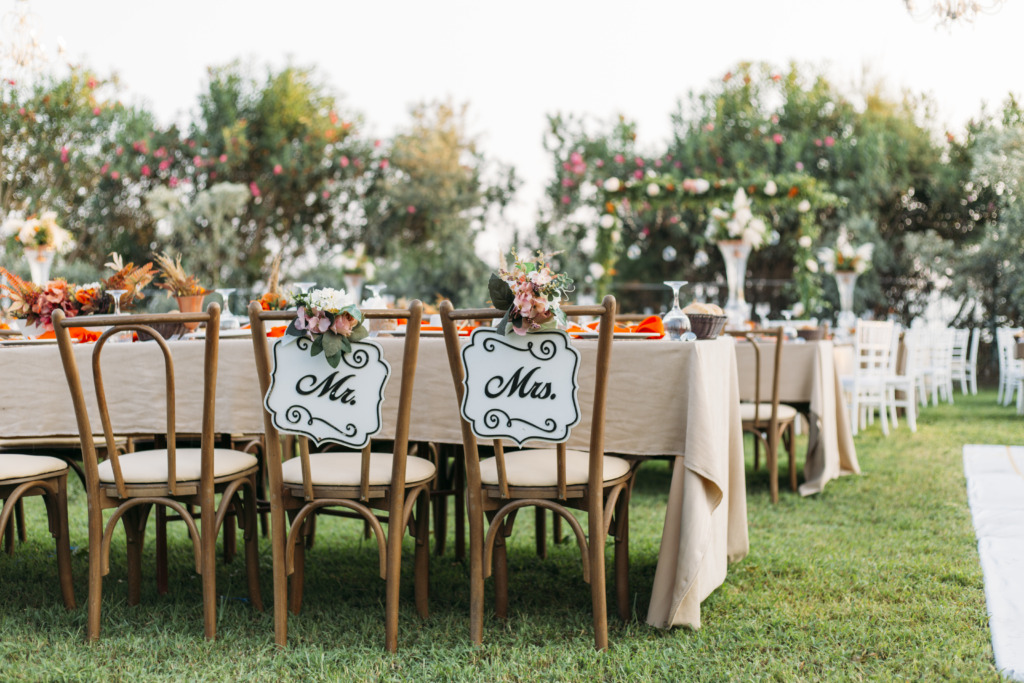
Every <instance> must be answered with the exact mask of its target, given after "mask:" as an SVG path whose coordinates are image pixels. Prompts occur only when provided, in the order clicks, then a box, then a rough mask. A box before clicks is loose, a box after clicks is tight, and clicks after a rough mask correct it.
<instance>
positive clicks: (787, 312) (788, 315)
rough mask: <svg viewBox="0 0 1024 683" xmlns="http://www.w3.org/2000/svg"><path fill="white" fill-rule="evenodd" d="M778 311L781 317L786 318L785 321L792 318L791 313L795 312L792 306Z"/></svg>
mask: <svg viewBox="0 0 1024 683" xmlns="http://www.w3.org/2000/svg"><path fill="white" fill-rule="evenodd" d="M780 313H782V317H783V318H785V319H786V322H789V321H790V320H792V319H793V314H794V313H796V311H794V310H793V309H792V308H787V309H785V310H783V311H780Z"/></svg>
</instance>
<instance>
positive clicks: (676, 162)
mask: <svg viewBox="0 0 1024 683" xmlns="http://www.w3.org/2000/svg"><path fill="white" fill-rule="evenodd" d="M672 165H673V166H675V167H676V168H682V167H683V162H681V161H675V162H673V163H672Z"/></svg>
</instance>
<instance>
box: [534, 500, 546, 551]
mask: <svg viewBox="0 0 1024 683" xmlns="http://www.w3.org/2000/svg"><path fill="white" fill-rule="evenodd" d="M547 518H548V511H547V510H545V509H544V508H534V509H533V529H534V535H535V537H536V542H537V557H539V558H540V559H542V560H546V559H547V557H548V539H547Z"/></svg>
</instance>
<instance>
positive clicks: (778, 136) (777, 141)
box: [772, 133, 783, 145]
mask: <svg viewBox="0 0 1024 683" xmlns="http://www.w3.org/2000/svg"><path fill="white" fill-rule="evenodd" d="M782 140H783V137H782V133H776V134H775V135H773V136H772V142H774V143H775V144H776V145H781V144H782Z"/></svg>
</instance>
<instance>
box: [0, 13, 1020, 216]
mask: <svg viewBox="0 0 1024 683" xmlns="http://www.w3.org/2000/svg"><path fill="white" fill-rule="evenodd" d="M918 1H919V2H924V1H926V0H918ZM14 6H15V1H14V0H0V13H3V14H6V13H7V12H9V11H10V10H11V9H12V8H13V7H14ZM31 7H32V10H33V12H34V14H35V25H36V27H37V29H38V33H39V35H40V36H41V37H42V39H43V40H44V41H45V42H46V43H47V44H48V45H49V46H50V48H51V50H52V49H53V48H54V47H55V45H56V42H57V38H58V37H59V38H61V39H63V41H64V43H65V45H66V47H67V50H68V52H69V53H70V55H71V56H72V57H74V58H75V59H76V60H77V59H81V60H83V61H84V62H85V63H87V64H88V65H90V66H92V67H93V68H94V69H96V70H97V71H99V72H100V73H101V74H108V73H110V72H116V73H117V74H119V75H120V77H121V80H122V83H123V85H124V88H125V91H126V94H127V96H128V99H129V100H135V101H141V102H145V103H147V104H148V105H149V106H150V107H151V108H152V109H153V110H154V111H155V112H156V114H157V115H158V116H159V117H160V118H161V119H162V120H164V121H165V122H169V121H171V120H176V119H178V118H182V117H186V116H187V114H188V112H189V110H190V109H191V108H192V107H194V104H195V102H196V96H197V94H198V93H199V92H200V91H201V90H202V89H203V83H204V78H205V70H206V67H207V66H210V65H220V64H224V63H226V62H229V61H231V60H232V59H235V58H242V59H252V60H254V61H255V62H257V63H270V64H273V65H276V66H280V65H282V64H284V63H286V61H287V60H288V59H291V60H292V61H293V62H294V63H295V64H297V65H315V66H316V67H317V69H318V71H319V72H320V73H321V74H322V75H323V76H324V77H325V78H326V79H327V80H328V82H329V83H331V84H332V85H333V86H334V87H335V88H336V89H337V91H338V93H340V94H341V95H342V96H343V102H344V104H345V106H346V107H347V108H348V109H350V110H355V111H358V112H361V113H362V114H363V115H364V116H365V118H366V121H367V123H368V124H369V126H370V129H371V131H372V133H371V134H373V135H377V136H388V135H390V134H391V133H393V132H394V131H395V129H396V127H398V126H401V125H403V124H404V123H406V122H407V121H408V108H409V105H410V104H412V103H414V102H417V101H423V100H435V99H444V98H447V97H451V98H452V99H453V100H454V101H455V102H468V103H469V104H470V121H471V128H472V131H473V132H475V133H476V134H478V136H479V138H480V140H481V143H482V146H483V149H484V151H485V152H486V153H487V154H488V155H489V156H491V157H494V158H497V159H500V160H502V161H505V162H508V163H511V164H513V165H514V166H515V167H516V168H517V171H518V173H519V175H520V177H521V178H522V179H523V180H524V181H525V183H526V184H525V187H524V188H523V191H522V192H521V195H522V197H521V199H520V202H519V206H518V207H517V209H516V210H515V211H514V213H513V221H514V223H515V224H517V225H518V226H519V227H521V228H526V227H527V226H529V225H530V223H531V219H532V218H533V216H534V214H535V207H536V205H537V202H538V198H539V196H540V193H541V190H542V187H543V185H544V182H545V180H546V179H547V178H548V177H549V174H550V172H549V167H550V160H549V159H548V158H547V156H546V155H545V153H544V150H543V147H542V144H541V138H542V135H543V132H544V130H545V115H546V114H548V113H554V112H557V111H562V112H574V113H580V114H583V113H585V114H589V115H592V116H594V117H597V118H599V119H610V118H611V117H613V116H615V115H617V114H620V113H621V114H625V115H626V116H628V117H630V118H632V119H634V120H636V121H637V122H638V124H639V134H640V138H639V139H640V141H641V144H644V143H646V144H650V145H654V144H656V143H657V142H658V141H660V140H663V139H665V138H666V137H667V135H668V131H669V115H670V113H671V112H672V111H673V109H674V107H675V102H676V100H677V99H678V98H680V97H682V96H685V94H686V92H687V91H688V90H691V89H694V90H701V89H703V88H704V87H705V86H707V84H708V83H709V82H710V81H711V80H712V79H717V78H720V77H721V75H722V74H723V73H725V72H726V71H727V70H728V69H729V68H730V67H732V66H733V65H734V64H735V63H736V62H738V61H741V60H750V61H761V60H766V61H770V62H774V63H776V64H779V65H780V66H782V67H784V66H785V65H786V64H787V63H788V62H789V61H792V60H796V61H798V62H802V63H806V64H809V65H813V66H815V67H819V66H820V67H823V68H827V69H828V70H829V73H830V74H831V76H832V78H833V80H834V81H836V82H838V83H839V84H841V85H850V86H851V88H852V85H853V84H854V83H856V82H859V81H861V79H862V77H863V73H864V71H865V69H867V70H868V72H869V73H871V74H873V75H874V76H882V77H884V78H885V79H886V81H887V83H888V84H889V86H890V88H891V91H892V92H893V93H898V92H899V91H900V90H901V89H903V88H909V89H911V90H914V91H917V92H928V93H931V94H932V95H933V96H934V98H935V99H936V100H937V102H938V105H939V114H940V118H941V120H942V122H943V127H945V128H949V129H950V130H952V131H954V132H956V131H958V130H961V129H962V127H963V124H964V123H965V122H966V120H967V119H968V118H969V117H970V116H972V115H974V114H976V113H977V112H978V111H979V110H980V107H981V104H982V102H983V101H988V102H989V103H990V105H991V106H993V107H996V106H998V105H999V104H1000V103H1001V101H1002V100H1003V99H1004V98H1005V97H1006V95H1007V93H1009V92H1011V91H1012V92H1016V93H1021V92H1024V70H1022V69H1021V58H1020V45H1021V38H1020V36H1021V32H1022V29H1024V2H1022V1H1021V0H1009V1H1008V2H1007V3H1006V5H1005V6H1004V7H1003V8H1002V9H1001V10H1000V11H999V13H997V14H995V15H991V16H982V17H980V18H979V19H978V20H977V21H976V22H975V23H974V24H973V25H967V26H961V27H957V28H955V29H953V30H952V31H947V30H944V29H938V30H936V29H935V28H934V27H933V25H932V24H930V23H917V22H915V21H914V20H913V19H912V18H911V17H909V16H908V15H907V12H906V10H905V9H904V5H903V2H902V0H713V1H703V2H690V1H689V0H676V1H671V0H619V1H616V2H608V1H606V0H588V1H586V2H578V1H575V0H572V1H559V0H520V1H519V2H515V3H512V2H502V3H498V2H487V1H486V0H474V1H457V0H443V1H432V0H417V1H412V0H400V1H392V2H385V1H383V0H376V1H374V0H362V1H360V2H349V1H345V0H292V1H291V2H286V1H285V0H273V1H269V0H203V1H198V0H175V1H174V2H150V1H143V0H34V1H33V2H32V3H31Z"/></svg>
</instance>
